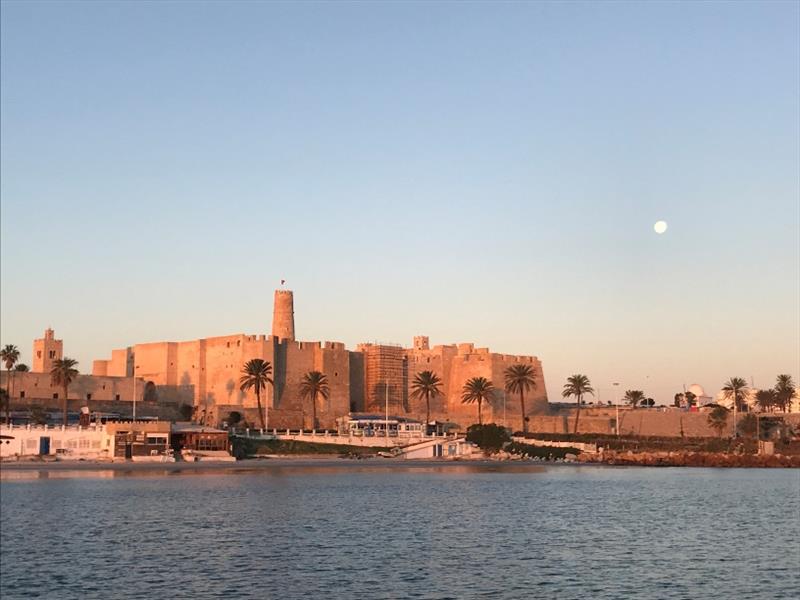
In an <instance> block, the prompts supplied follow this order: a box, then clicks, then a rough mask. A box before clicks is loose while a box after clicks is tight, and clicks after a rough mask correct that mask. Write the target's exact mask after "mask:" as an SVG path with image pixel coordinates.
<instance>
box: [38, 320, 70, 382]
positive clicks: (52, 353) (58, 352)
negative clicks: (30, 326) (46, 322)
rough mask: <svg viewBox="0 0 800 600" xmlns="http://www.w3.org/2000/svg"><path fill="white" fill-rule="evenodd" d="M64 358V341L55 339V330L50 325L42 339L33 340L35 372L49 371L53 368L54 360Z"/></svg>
mask: <svg viewBox="0 0 800 600" xmlns="http://www.w3.org/2000/svg"><path fill="white" fill-rule="evenodd" d="M62 358H64V341H63V340H57V339H55V332H54V331H53V330H52V329H50V328H49V327H48V328H47V329H46V330H45V332H44V337H43V338H42V339H40V340H33V365H32V366H31V371H33V372H34V373H49V372H50V371H51V370H52V368H53V361H56V360H61V359H62Z"/></svg>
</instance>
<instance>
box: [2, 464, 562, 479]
mask: <svg viewBox="0 0 800 600" xmlns="http://www.w3.org/2000/svg"><path fill="white" fill-rule="evenodd" d="M548 468H552V466H550V467H548V466H545V465H540V464H532V463H498V462H490V461H486V462H470V463H453V462H449V463H429V462H425V463H423V462H420V463H415V462H408V461H406V462H399V461H398V462H392V463H383V464H380V463H374V464H369V463H365V462H361V461H359V462H357V463H354V462H351V461H324V462H323V461H319V462H314V461H309V462H305V463H303V462H299V461H297V460H291V461H278V460H276V461H270V462H264V461H253V462H252V463H250V464H248V463H239V464H237V465H236V466H231V465H230V463H223V464H216V465H215V464H209V463H206V464H201V465H197V464H192V465H181V464H180V463H178V464H172V465H169V466H164V465H142V464H138V465H137V464H131V463H121V464H117V465H114V466H113V468H111V467H110V468H102V467H98V466H97V465H81V468H66V467H64V465H63V464H54V465H34V466H25V467H17V466H14V467H8V468H2V469H0V481H6V482H21V481H37V480H48V479H72V478H83V479H113V478H131V477H176V476H187V475H191V476H194V477H202V476H220V475H237V474H238V475H253V474H262V475H264V476H275V477H290V476H300V475H332V474H342V473H354V472H358V473H367V474H389V473H420V474H438V475H442V476H451V477H454V476H464V475H472V474H476V473H509V474H513V473H543V472H545V471H546V470H547V469H548Z"/></svg>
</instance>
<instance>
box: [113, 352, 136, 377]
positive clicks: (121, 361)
mask: <svg viewBox="0 0 800 600" xmlns="http://www.w3.org/2000/svg"><path fill="white" fill-rule="evenodd" d="M130 352H131V351H130V348H121V349H119V350H112V351H111V360H110V361H109V363H108V370H107V372H108V374H109V375H111V376H113V377H127V376H129V375H132V374H133V373H131V372H130V371H129V369H128V364H129V362H130Z"/></svg>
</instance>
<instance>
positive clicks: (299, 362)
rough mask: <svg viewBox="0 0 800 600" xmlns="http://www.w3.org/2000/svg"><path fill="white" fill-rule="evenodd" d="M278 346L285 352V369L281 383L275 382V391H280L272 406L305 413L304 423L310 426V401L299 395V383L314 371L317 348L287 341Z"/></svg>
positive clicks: (310, 343) (305, 343) (307, 344)
mask: <svg viewBox="0 0 800 600" xmlns="http://www.w3.org/2000/svg"><path fill="white" fill-rule="evenodd" d="M280 346H282V349H284V350H285V357H286V359H285V360H286V368H285V374H284V377H283V381H281V382H278V381H276V384H279V385H278V386H277V387H276V389H278V390H280V396H279V397H278V398H276V402H275V403H274V406H275V408H281V409H288V410H298V411H305V413H306V422H307V424H308V425H310V424H311V417H310V415H311V401H310V400H304V399H303V397H302V395H301V393H300V382H301V381H302V379H303V376H304V375H305V374H306V373H308V372H309V371H314V370H316V369H315V359H316V351H317V349H318V348H319V346H318V345H317V344H316V343H312V342H292V341H287V340H281V343H280ZM321 405H322V401H320V403H319V404H318V405H317V410H320V406H321ZM318 417H319V414H318ZM298 425H299V424H298Z"/></svg>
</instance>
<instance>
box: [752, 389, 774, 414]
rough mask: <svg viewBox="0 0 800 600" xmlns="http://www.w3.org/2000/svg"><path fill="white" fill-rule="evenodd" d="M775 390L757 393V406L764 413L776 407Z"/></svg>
mask: <svg viewBox="0 0 800 600" xmlns="http://www.w3.org/2000/svg"><path fill="white" fill-rule="evenodd" d="M775 395H776V394H775V390H758V391H757V392H756V404H757V405H758V408H760V409H761V411H762V412H767V411H769V410H771V409H772V407H773V406H775Z"/></svg>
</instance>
